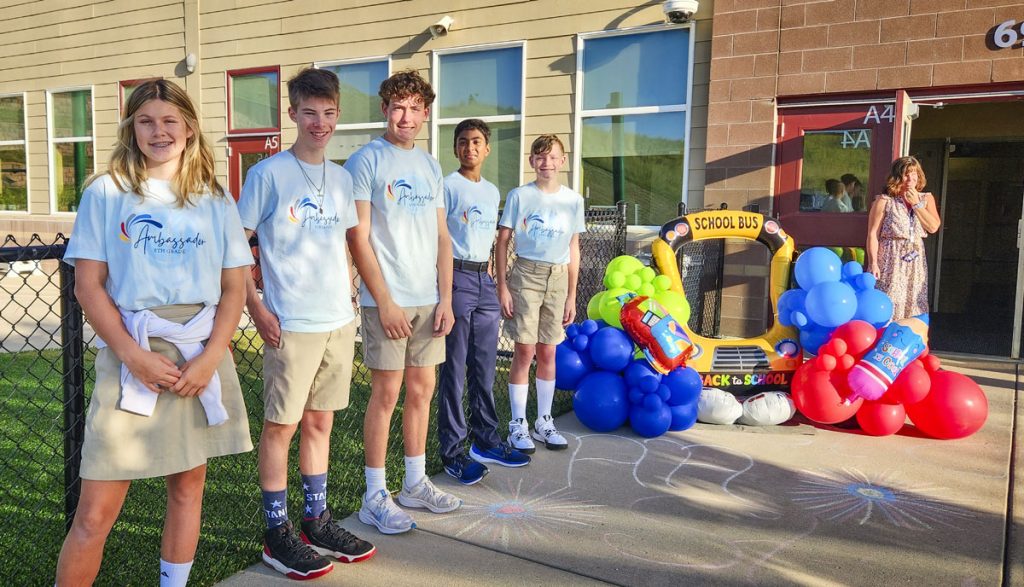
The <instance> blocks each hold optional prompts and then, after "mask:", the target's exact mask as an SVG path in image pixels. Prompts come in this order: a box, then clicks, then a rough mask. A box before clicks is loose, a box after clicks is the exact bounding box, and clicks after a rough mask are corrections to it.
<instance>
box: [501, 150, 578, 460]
mask: <svg viewBox="0 0 1024 587" xmlns="http://www.w3.org/2000/svg"><path fill="white" fill-rule="evenodd" d="M563 165H565V147H563V145H562V141H560V140H559V139H558V137H557V136H555V135H541V136H539V137H537V139H536V140H535V141H534V142H533V145H532V146H531V148H530V166H531V167H533V170H534V171H535V172H536V173H537V179H536V180H535V181H534V182H533V183H528V184H526V185H523V186H519V187H517V188H516V189H514V190H512V191H511V192H509V194H508V198H506V200H505V210H504V213H503V214H502V216H501V221H500V222H498V225H499V226H500V227H501V228H500V229H499V231H498V244H497V248H496V250H495V257H496V258H495V261H496V263H497V266H498V268H497V277H498V299H499V301H500V303H501V311H502V314H503V315H504V316H505V331H506V334H507V335H508V336H509V337H510V338H512V340H514V341H515V345H516V346H515V352H514V354H513V355H512V368H511V369H510V372H509V383H508V395H509V401H510V402H511V404H512V421H511V422H509V437H508V442H509V444H510V445H511V446H512V448H514V449H517V450H519V451H521V452H524V453H527V454H530V453H532V452H534V450H535V448H534V445H533V441H532V440H531V436H532V437H533V438H535V439H537V440H538V441H540V442H543V443H544V446H546V447H547V448H548V449H550V450H560V449H564V448H566V447H567V446H568V443H567V442H566V440H565V437H563V436H562V435H561V434H559V433H558V430H556V429H555V424H554V421H553V420H552V418H551V404H552V402H553V400H554V397H555V346H556V345H557V344H558V343H560V342H562V339H563V338H565V331H564V330H563V329H564V328H565V326H566V325H568V324H571V323H572V321H573V320H574V319H575V318H576V282H577V280H578V278H579V269H580V240H579V235H580V233H583V232H586V231H587V228H586V224H585V222H584V217H583V198H582V197H580V195H579V194H577V193H576V192H574V191H572V190H571V189H569V188H567V187H565V186H563V185H561V183H560V182H559V179H558V174H559V172H560V171H561V169H562V166H563ZM513 232H514V233H515V237H516V238H515V249H516V257H517V258H516V261H515V264H514V265H513V267H512V270H511V271H510V272H509V273H508V276H507V279H506V275H505V268H506V264H507V262H508V261H507V260H508V244H509V240H510V239H511V238H512V233H513ZM534 355H536V357H537V420H536V421H535V422H534V426H533V431H532V432H531V431H529V430H528V425H527V423H526V397H527V395H528V393H529V376H530V364H531V363H532V362H533V358H534Z"/></svg>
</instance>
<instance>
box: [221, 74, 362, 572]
mask: <svg viewBox="0 0 1024 587" xmlns="http://www.w3.org/2000/svg"><path fill="white" fill-rule="evenodd" d="M338 99H339V90H338V78H337V76H335V75H334V73H332V72H330V71H328V70H324V69H305V70H303V71H301V72H299V74H298V75H296V76H295V77H293V78H292V79H291V80H289V81H288V100H289V104H290V106H289V108H288V116H289V117H290V118H291V119H292V121H294V122H295V124H296V126H297V127H298V137H297V138H296V139H295V143H294V144H293V145H292V146H291V148H289V149H288V150H287V151H283V152H281V153H278V154H276V155H274V156H272V157H269V158H267V159H264V160H263V161H260V162H259V163H258V164H256V165H255V166H253V167H252V169H250V170H249V173H248V175H247V177H246V178H245V186H244V187H243V188H242V196H241V198H240V200H239V202H238V211H239V213H240V215H241V217H242V225H243V226H244V227H245V229H246V234H247V235H249V236H251V235H252V233H253V232H254V231H258V232H259V235H260V268H261V272H262V275H263V284H264V288H263V298H262V299H261V298H260V296H259V294H258V293H257V291H256V284H255V283H254V282H253V279H252V276H251V274H250V275H249V276H248V277H247V287H246V304H247V306H248V308H249V314H250V315H251V316H252V320H253V322H254V323H255V324H256V329H257V331H258V332H259V334H260V336H261V337H262V338H263V342H264V347H263V385H264V387H263V402H264V422H263V433H262V434H261V436H260V445H259V481H260V490H261V491H262V494H263V510H264V513H265V516H266V522H267V531H266V533H265V535H264V547H263V561H264V563H266V564H267V565H268V566H270V567H271V568H273V569H275V570H277V571H278V572H280V573H283V574H284V575H287V576H288V577H290V578H292V579H312V578H314V577H319V576H321V575H324V574H326V573H328V572H330V571H331V569H333V565H332V563H331V562H330V561H329V560H327V559H326V558H324V555H329V556H333V557H335V558H337V559H339V560H341V561H343V562H356V561H361V560H365V559H368V558H370V557H371V556H373V554H374V553H375V552H376V549H375V548H374V547H373V545H371V544H370V543H368V542H365V541H363V540H360V539H358V538H356V537H355V536H353V535H352V534H349V533H348V532H346V531H345V530H343V529H342V528H341V527H340V526H338V525H337V524H336V523H335V522H334V521H333V520H332V519H331V511H330V509H329V508H328V507H327V464H328V459H329V455H330V438H331V428H332V426H333V423H334V411H335V410H340V409H343V408H345V407H347V406H348V400H349V385H350V383H351V379H352V361H353V358H354V353H355V330H356V325H355V311H354V310H353V308H352V304H351V301H350V299H351V295H350V293H351V292H350V291H349V290H350V284H351V272H350V270H349V262H348V253H347V249H346V240H345V236H346V231H347V230H348V229H349V228H351V227H353V226H355V225H356V223H357V218H356V211H355V204H354V201H353V198H352V191H353V190H352V176H350V175H349V173H348V172H347V171H345V170H344V169H343V168H342V167H341V166H339V165H337V164H335V163H332V162H330V161H328V160H327V159H326V158H325V156H324V153H325V151H326V149H327V143H328V141H329V140H330V138H331V135H332V134H333V133H334V127H335V125H336V124H337V121H338V114H339V108H338ZM300 424H301V426H302V434H301V436H300V438H299V471H300V472H301V473H302V487H303V490H304V491H303V494H304V495H305V508H304V510H305V511H304V516H303V520H302V532H301V538H300V537H299V536H296V535H295V532H294V530H293V529H292V525H291V522H290V521H289V520H288V509H287V486H288V448H289V446H290V445H291V441H292V438H293V436H294V435H295V432H296V430H297V429H298V427H299V425H300Z"/></svg>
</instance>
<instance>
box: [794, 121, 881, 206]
mask: <svg viewBox="0 0 1024 587" xmlns="http://www.w3.org/2000/svg"><path fill="white" fill-rule="evenodd" d="M871 135H872V131H871V129H870V128H855V129H848V130H815V131H806V132H805V133H804V162H803V166H802V167H801V177H800V211H801V212H840V213H845V212H866V211H867V209H868V202H867V198H866V197H865V193H864V186H866V185H868V182H869V181H870V178H871V175H870V174H871Z"/></svg>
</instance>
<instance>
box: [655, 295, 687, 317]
mask: <svg viewBox="0 0 1024 587" xmlns="http://www.w3.org/2000/svg"><path fill="white" fill-rule="evenodd" d="M654 299H655V301H657V302H658V303H659V304H661V307H662V308H665V311H666V312H668V313H669V314H671V315H672V317H673V318H675V319H676V322H678V323H680V324H686V323H687V322H689V321H690V303H689V302H687V301H686V298H685V297H683V295H682V294H678V293H676V292H674V291H662V292H658V293H657V294H655V295H654Z"/></svg>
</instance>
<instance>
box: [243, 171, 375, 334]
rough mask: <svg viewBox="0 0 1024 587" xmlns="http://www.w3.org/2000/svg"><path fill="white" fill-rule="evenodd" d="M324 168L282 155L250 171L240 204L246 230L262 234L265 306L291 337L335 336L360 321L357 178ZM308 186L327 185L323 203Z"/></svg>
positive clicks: (261, 248) (261, 250)
mask: <svg viewBox="0 0 1024 587" xmlns="http://www.w3.org/2000/svg"><path fill="white" fill-rule="evenodd" d="M300 165H301V166H302V169H304V170H305V172H306V175H307V176H308V177H309V180H307V179H306V177H304V176H303V174H302V171H301V170H300V168H299V166H300ZM326 165H327V168H326V171H325V170H324V167H323V166H322V165H308V164H306V163H302V162H301V161H299V160H298V159H297V158H296V157H295V156H294V155H292V153H291V151H282V152H280V153H278V154H276V155H274V156H272V157H268V158H267V159H264V160H263V161H260V162H259V163H257V164H256V165H255V166H253V167H252V168H251V169H249V173H248V175H246V177H245V185H244V186H243V187H242V197H241V198H239V200H238V212H239V214H241V216H242V226H244V227H245V228H247V229H250V230H255V231H256V233H257V234H258V236H259V241H260V270H261V272H262V273H263V303H264V304H266V306H267V309H269V310H270V311H271V312H273V313H274V315H276V316H277V317H278V319H279V320H280V321H281V328H282V329H283V330H288V331H290V332H329V331H331V330H334V329H336V328H340V327H341V326H344V325H345V324H348V323H349V322H351V321H352V320H354V319H355V317H356V315H355V311H354V310H353V309H352V276H351V275H350V274H349V271H348V249H347V247H346V244H345V232H346V231H347V230H348V229H349V228H352V227H353V226H355V225H356V224H358V223H359V221H358V218H357V217H356V208H355V202H354V200H353V199H352V176H351V175H349V173H348V172H347V171H345V169H344V168H342V167H341V166H340V165H338V164H337V163H332V162H330V161H327V162H326ZM324 173H326V176H325V175H324ZM309 181H312V183H314V184H315V185H316V186H320V185H321V183H320V182H321V181H323V182H325V183H324V184H323V189H324V192H323V201H322V202H321V201H320V198H319V197H318V195H317V192H316V191H315V190H314V189H313V188H311V187H310V185H309Z"/></svg>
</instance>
